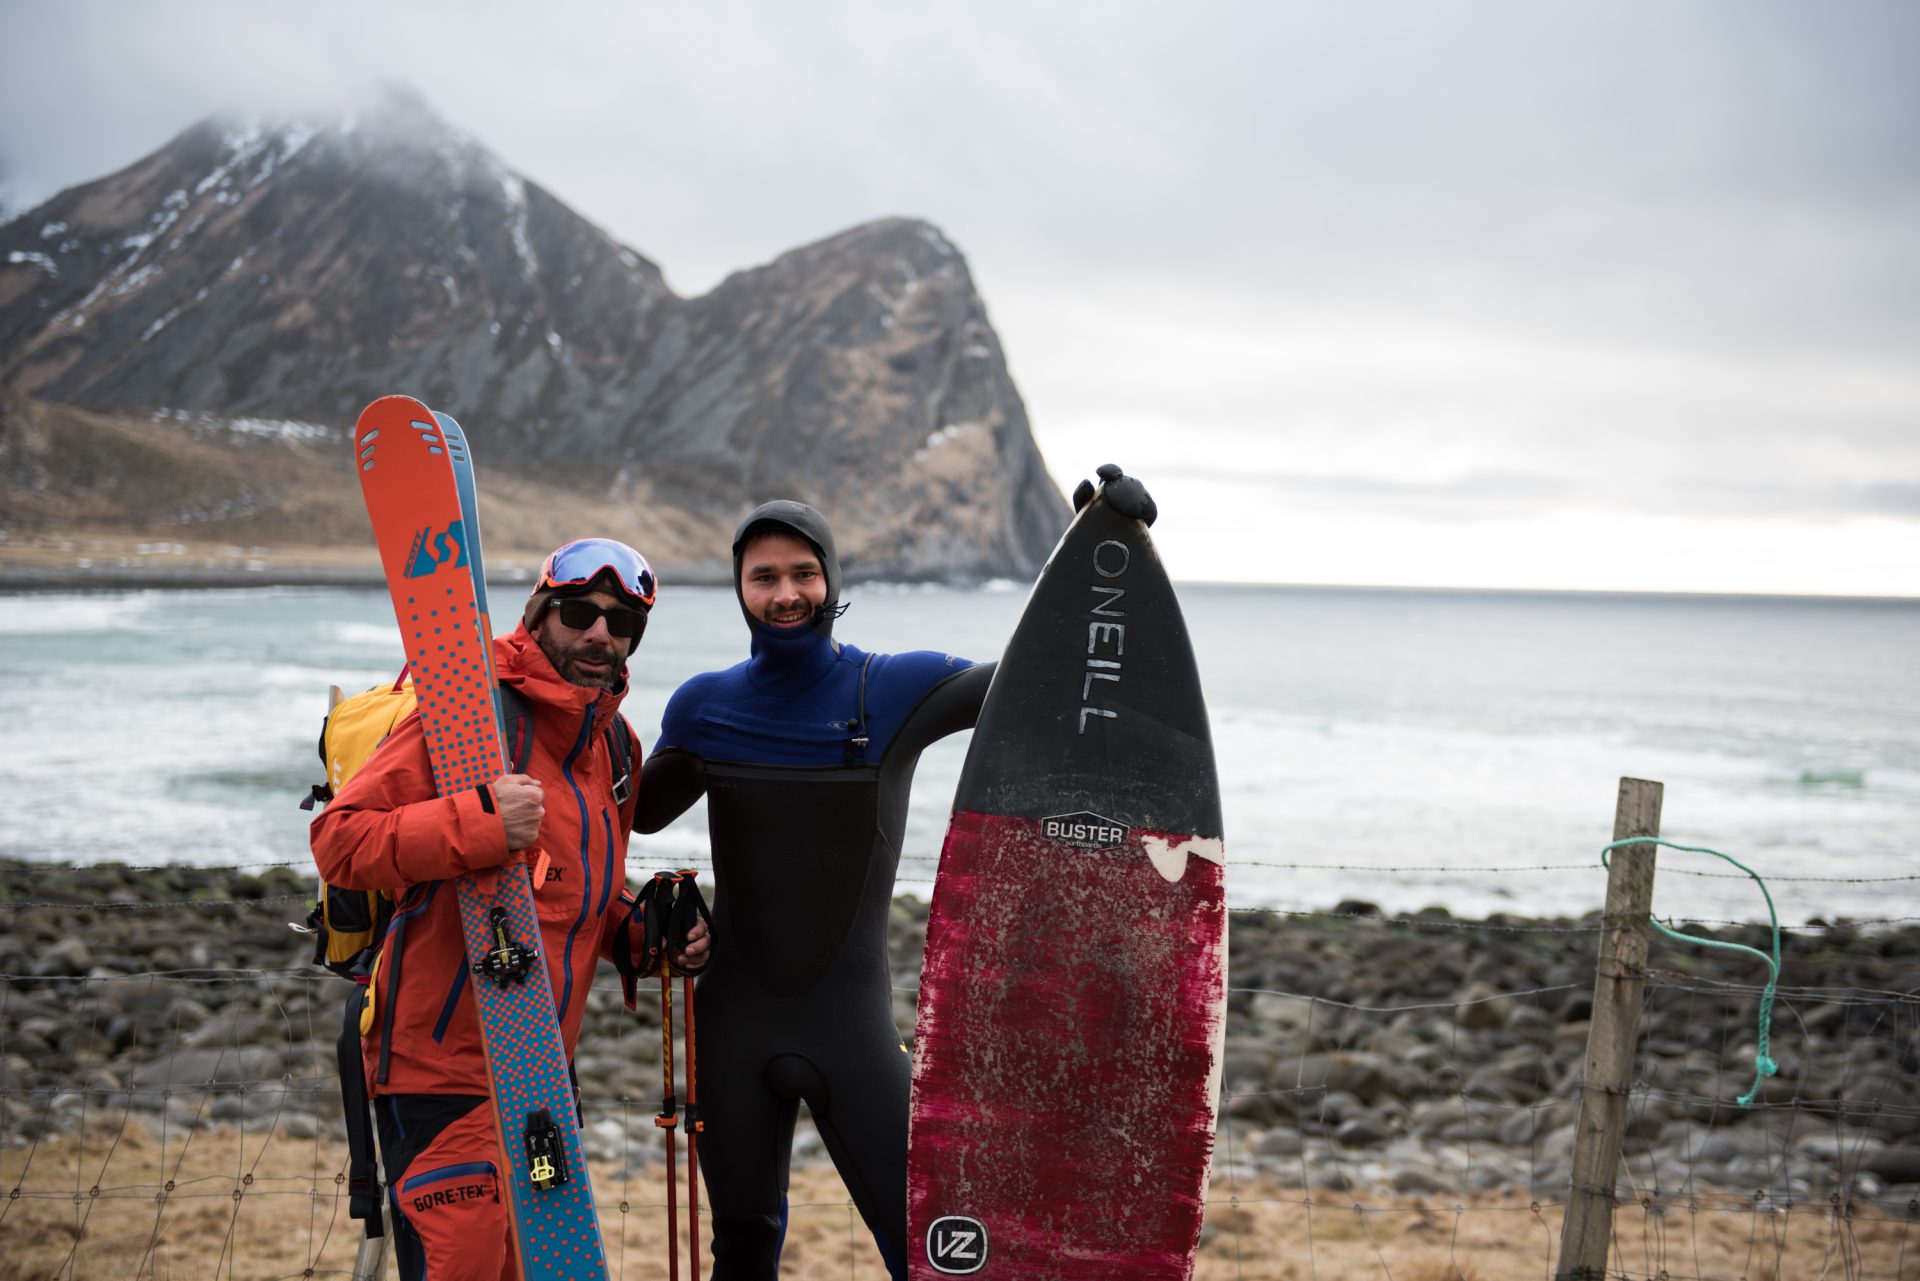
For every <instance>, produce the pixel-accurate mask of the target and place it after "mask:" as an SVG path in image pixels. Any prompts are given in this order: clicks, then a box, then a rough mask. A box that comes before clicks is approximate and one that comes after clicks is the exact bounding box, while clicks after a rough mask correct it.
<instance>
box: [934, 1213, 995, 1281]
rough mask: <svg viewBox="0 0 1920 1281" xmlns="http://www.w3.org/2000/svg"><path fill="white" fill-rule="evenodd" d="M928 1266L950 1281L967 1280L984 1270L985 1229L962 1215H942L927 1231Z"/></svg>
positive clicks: (975, 1221)
mask: <svg viewBox="0 0 1920 1281" xmlns="http://www.w3.org/2000/svg"><path fill="white" fill-rule="evenodd" d="M927 1262H928V1263H931V1264H932V1265H933V1270H934V1271H935V1272H943V1273H945V1274H946V1275H947V1276H950V1277H964V1276H970V1275H972V1274H973V1273H975V1272H978V1271H979V1270H980V1269H981V1268H984V1267H986V1266H987V1225H986V1224H984V1223H982V1222H980V1220H978V1219H970V1218H968V1217H967V1216H966V1215H964V1214H945V1215H942V1216H940V1217H939V1218H937V1219H935V1220H934V1221H933V1226H932V1227H929V1228H928V1229H927Z"/></svg>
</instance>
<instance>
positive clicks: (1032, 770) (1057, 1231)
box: [907, 467, 1227, 1281]
mask: <svg viewBox="0 0 1920 1281" xmlns="http://www.w3.org/2000/svg"><path fill="white" fill-rule="evenodd" d="M1102 476H1103V478H1105V479H1106V480H1107V482H1108V483H1107V484H1106V485H1104V486H1103V487H1102V488H1101V489H1100V491H1099V492H1098V493H1097V494H1096V495H1095V496H1094V497H1093V498H1092V499H1091V500H1090V501H1088V502H1087V503H1086V504H1085V506H1083V507H1082V508H1081V510H1080V512H1079V514H1078V516H1077V517H1076V518H1075V519H1074V521H1073V524H1072V525H1071V526H1070V527H1069V528H1068V530H1067V532H1066V534H1065V535H1064V536H1063V537H1062V539H1061V541H1060V544H1059V546H1058V547H1056V548H1055V549H1054V552H1053V555H1052V556H1051V557H1050V558H1049V559H1048V561H1047V564H1046V566H1045V568H1043V569H1042V571H1041V573H1040V576H1039V578H1038V580H1037V581H1036V582H1035V584H1034V587H1033V591H1032V593H1031V595H1030V596H1029V598H1028V600H1027V604H1026V608H1025V610H1024V612H1023V613H1022V615H1021V618H1020V621H1019V623H1018V624H1017V626H1016V627H1015V629H1014V632H1013V635H1012V637H1011V639H1010V640H1009V641H1008V643H1007V648H1006V652H1005V655H1004V656H1003V657H1002V659H1001V661H1000V665H999V668H998V669H997V670H996V672H995V674H994V678H993V682H992V684H991V686H990V687H989V689H988V691H987V696H986V702H985V704H984V705H983V707H982V708H981V712H980V719H979V722H978V724H977V725H976V727H975V729H974V734H973V741H972V744H971V746H970V747H969V749H968V752H967V758H966V763H965V765H964V766H963V767H962V769H961V776H960V783H959V786H958V788H957V790H956V793H955V797H954V807H953V816H952V820H951V823H950V825H949V827H948V830H947V836H946V841H945V844H944V845H943V847H942V849H941V854H940V867H939V871H938V873H937V875H936V879H935V883H934V890H933V901H932V905H931V911H930V915H929V918H928V923H927V944H926V958H925V962H924V965H923V967H922V970H921V975H920V998H919V1012H918V1015H917V1018H916V1025H915V1033H914V1044H913V1103H912V1128H911V1137H910V1142H909V1149H908V1179H907V1202H908V1211H907V1213H908V1247H909V1268H910V1275H911V1276H912V1277H914V1278H915V1279H916V1281H936V1279H937V1278H944V1277H952V1276H971V1277H978V1278H1020V1281H1095V1279H1096V1278H1097V1279H1098V1281H1131V1279H1136V1278H1137V1279H1145V1278H1156V1279H1160V1278H1185V1277H1189V1276H1191V1275H1192V1271H1193V1265H1194V1259H1195V1255H1196V1253H1197V1251H1198V1248H1199V1239H1200V1221H1201V1215H1202V1212H1203V1210H1204V1206H1205V1198H1206V1186H1207V1174H1208V1168H1209V1165H1210V1163H1211V1158H1212V1152H1213V1134H1214V1113H1215V1103H1216V1097H1217V1095H1218V1093H1219V1070H1220V1069H1219V1065H1220V1053H1221V1045H1222V1036H1223V1031H1224V1027H1225V1013H1226V919H1227V915H1226V889H1225V875H1224V873H1225V867H1224V847H1223V843H1222V831H1221V821H1220V788H1219V780H1218V774H1217V772H1216V770H1215V767H1214V754H1213V742H1212V735H1211V732H1210V729H1209V726H1208V721H1207V711H1206V705H1205V703H1204V701H1203V699H1202V696H1201V689H1200V678H1199V673H1198V670H1197V669H1196V667H1195V664H1194V658H1193V647H1192V644H1191V642H1190V640H1189V638H1188V634H1187V629H1186V624H1185V621H1184V620H1183V618H1182V616H1181V613H1180V607H1179V602H1178V601H1177V600H1176V599H1175V596H1174V592H1173V588H1172V585H1171V583H1170V582H1169V581H1168V578H1167V574H1166V571H1165V569H1164V567H1163V566H1162V565H1161V562H1160V558H1159V556H1158V554H1157V553H1156V552H1155V550H1154V547H1153V543H1152V541H1151V539H1150V538H1149V537H1148V534H1147V527H1146V524H1145V523H1144V522H1143V521H1141V520H1139V519H1136V518H1133V517H1130V516H1128V515H1124V514H1122V509H1127V508H1131V509H1133V510H1138V508H1137V505H1136V504H1129V503H1125V502H1123V503H1121V504H1120V507H1119V508H1117V507H1116V505H1115V502H1114V499H1115V497H1116V492H1115V491H1116V489H1117V486H1118V485H1120V484H1127V485H1131V486H1132V487H1133V491H1134V493H1136V494H1137V495H1139V496H1141V497H1144V491H1143V490H1140V488H1139V486H1138V484H1137V482H1131V481H1125V480H1124V479H1123V478H1121V477H1120V476H1119V472H1118V469H1117V468H1111V467H1109V468H1103V469H1102ZM1149 501H1150V500H1149Z"/></svg>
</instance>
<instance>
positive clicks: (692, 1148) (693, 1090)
mask: <svg viewBox="0 0 1920 1281" xmlns="http://www.w3.org/2000/svg"><path fill="white" fill-rule="evenodd" d="M697 875H699V873H698V872H697V871H695V870H694V869H693V868H685V869H683V870H682V871H681V873H680V879H681V880H682V881H683V882H685V885H684V892H686V893H691V894H692V895H694V901H695V902H698V896H699V893H700V891H699V889H698V888H696V887H695V885H694V883H693V878H694V877H695V876H697ZM676 906H678V905H677V904H676ZM676 915H678V913H677V912H676ZM688 928H689V929H691V928H692V927H691V926H690V925H689V927H688ZM681 942H682V944H683V945H684V943H685V940H684V939H682V940H681ZM680 981H681V983H682V985H683V987H682V995H683V997H684V999H685V1002H686V1007H687V1020H686V1030H685V1031H684V1032H683V1033H682V1036H684V1037H685V1038H686V1043H687V1258H688V1262H689V1265H690V1267H691V1268H692V1274H693V1277H694V1281H699V1277H700V1147H699V1144H700V1131H702V1130H703V1129H705V1128H706V1122H705V1121H702V1120H701V1119H700V1105H699V1088H698V1086H697V1085H696V1084H695V1076H694V1072H695V1069H694V1058H693V1053H694V1051H693V1046H694V1041H693V976H692V975H691V974H683V975H682V976H681V979H680Z"/></svg>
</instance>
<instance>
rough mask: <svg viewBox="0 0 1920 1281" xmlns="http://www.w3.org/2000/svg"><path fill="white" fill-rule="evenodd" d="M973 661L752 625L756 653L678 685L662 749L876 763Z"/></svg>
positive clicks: (757, 758)
mask: <svg viewBox="0 0 1920 1281" xmlns="http://www.w3.org/2000/svg"><path fill="white" fill-rule="evenodd" d="M972 665H973V664H971V663H970V662H968V661H967V660H966V659H964V658H955V657H954V656H952V655H950V654H939V653H935V652H933V651H931V650H916V651H914V652H911V653H906V654H868V653H866V652H865V651H863V650H860V649H857V648H855V647H854V646H852V645H837V646H836V645H835V644H834V643H833V642H832V641H829V640H827V639H826V638H824V637H821V636H817V635H815V634H813V633H812V632H811V631H807V632H805V633H804V634H802V635H800V636H792V637H790V636H778V635H775V634H773V633H772V632H771V631H769V630H756V634H755V638H754V653H753V657H751V658H749V659H748V660H747V661H746V662H743V663H738V664H735V665H734V666H732V667H729V668H727V669H726V670H725V671H720V672H708V673H706V674H705V675H702V676H696V677H694V678H693V679H692V680H689V681H688V682H687V683H686V684H684V685H682V686H681V687H680V688H679V689H678V690H677V691H675V693H674V696H673V698H672V700H671V701H670V702H669V703H668V704H667V711H666V715H665V716H664V717H663V718H662V723H661V730H660V743H659V750H662V751H665V750H669V749H679V750H682V751H688V752H692V753H694V754H695V755H696V756H699V757H701V758H702V759H704V760H707V761H736V762H739V763H741V764H750V765H792V766H798V767H801V768H807V767H819V766H842V765H848V764H877V763H878V762H879V761H880V760H881V759H882V758H883V757H884V756H885V755H886V752H887V748H888V746H889V745H890V744H891V743H892V741H893V738H894V736H895V735H896V734H898V733H899V732H900V727H901V726H902V725H903V724H904V723H905V722H906V719H907V716H908V715H909V714H910V713H911V712H912V711H913V709H914V708H915V707H916V706H918V705H919V703H920V700H921V699H922V698H924V697H925V696H926V694H927V691H928V690H930V689H932V688H933V687H934V686H935V685H937V684H939V683H940V682H941V681H942V680H945V679H946V678H947V677H949V676H951V675H953V674H954V673H955V672H958V671H963V670H965V669H966V668H968V667H971V666H972ZM863 708H864V712H865V716H864V723H862V710H863ZM861 736H864V737H865V738H866V740H867V741H866V743H865V744H864V745H860V744H858V743H856V742H855V740H856V739H857V738H859V737H861ZM849 745H852V751H851V754H850V753H849Z"/></svg>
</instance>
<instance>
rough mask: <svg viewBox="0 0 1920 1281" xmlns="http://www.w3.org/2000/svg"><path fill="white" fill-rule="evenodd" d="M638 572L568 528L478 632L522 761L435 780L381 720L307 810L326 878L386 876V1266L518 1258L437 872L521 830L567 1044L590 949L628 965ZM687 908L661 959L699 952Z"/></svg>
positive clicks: (496, 851)
mask: <svg viewBox="0 0 1920 1281" xmlns="http://www.w3.org/2000/svg"><path fill="white" fill-rule="evenodd" d="M654 595H655V580H654V575H653V570H652V568H651V567H650V566H649V565H648V564H647V562H646V559H645V558H644V557H643V556H641V555H640V553H639V552H637V551H635V550H634V549H633V548H631V547H628V546H627V545H626V544H624V543H620V542H615V541H614V540H612V539H605V538H589V539H581V540H578V541H575V542H571V543H568V544H567V545H565V546H564V547H561V548H560V549H559V550H557V551H555V552H554V553H553V555H551V556H549V557H547V560H546V563H545V564H544V565H542V567H541V571H540V579H539V581H538V583H537V584H536V585H535V588H534V591H533V594H532V595H531V596H530V597H529V598H528V600H527V605H526V609H525V612H524V615H523V619H522V623H521V625H520V626H519V627H518V628H516V629H515V630H514V632H513V634H512V635H510V636H505V637H501V638H499V639H497V640H495V641H494V666H495V670H496V673H497V674H498V676H499V679H500V683H501V685H503V686H509V687H512V688H514V689H516V690H518V691H519V692H520V694H521V695H523V696H524V697H525V698H526V700H527V702H528V704H529V705H530V706H531V708H532V715H531V717H530V718H529V720H530V722H531V726H532V733H533V742H532V751H531V755H530V756H529V757H528V758H527V764H526V772H525V773H506V774H503V775H502V776H501V777H500V778H498V779H496V780H494V782H493V783H491V784H489V785H487V786H484V787H477V788H472V789H470V790H467V791H464V792H460V793H458V794H456V795H453V796H436V795H435V790H434V783H433V768H432V764H431V762H430V760H429V758H428V754H427V745H426V740H425V736H424V733H423V731H422V728H421V723H420V718H419V716H418V715H417V714H416V715H411V716H408V717H407V718H406V719H405V720H403V721H401V722H400V724H399V725H397V726H396V727H395V728H394V731H393V733H392V734H391V735H390V736H389V737H388V738H387V740H386V742H384V743H382V744H381V746H380V748H379V750H378V751H377V752H375V753H374V755H373V757H372V759H371V760H369V761H368V762H367V764H366V766H365V767H364V768H362V769H361V770H360V772H359V773H357V774H355V775H354V776H353V778H352V779H350V780H348V782H347V784H346V786H345V787H343V788H342V789H341V790H340V793H339V794H338V795H337V796H335V797H334V799H333V801H332V803H330V804H329V805H328V806H327V808H326V810H325V811H323V812H322V813H321V815H320V816H319V817H318V818H317V819H315V820H314V824H313V831H312V844H313V856H314V861H315V863H317V864H318V865H319V868H320V873H321V876H322V877H323V878H324V879H325V880H326V882H327V884H329V885H338V886H342V887H344V888H347V889H362V890H372V889H380V890H386V891H388V892H389V893H390V894H391V895H392V896H393V898H394V900H395V910H394V915H393V923H392V925H391V926H390V927H389V928H388V930H387V933H386V936H385V938H384V939H383V940H382V941H381V945H380V952H379V958H378V960H377V961H376V963H375V965H374V968H373V973H372V979H371V982H370V983H369V985H368V989H367V1000H368V1002H369V1003H370V1004H371V1006H372V1010H371V1016H370V1017H368V1016H367V1015H363V1017H362V1027H363V1028H364V1029H365V1035H364V1038H363V1040H364V1049H365V1054H364V1059H365V1063H366V1072H367V1092H368V1095H369V1096H370V1097H371V1098H372V1099H373V1106H374V1114H375V1119H376V1122H377V1124H378V1127H379V1133H380V1152H381V1157H382V1160H383V1163H384V1164H385V1167H386V1175H387V1186H388V1189H389V1195H390V1196H391V1197H392V1201H393V1206H394V1209H395V1216H394V1217H395V1220H396V1222H397V1225H398V1226H397V1231H396V1234H395V1243H394V1244H395V1249H394V1253H395V1258H396V1260H397V1261H398V1262H399V1264H400V1270H401V1274H402V1276H403V1278H406V1277H416V1276H432V1277H433V1278H435V1281H448V1279H451V1278H461V1279H465V1278H473V1279H474V1281H495V1278H502V1277H512V1276H515V1275H516V1273H517V1268H516V1265H515V1262H514V1259H513V1249H512V1243H511V1236H510V1234H509V1226H508V1216H507V1212H506V1207H505V1204H504V1202H503V1201H502V1199H501V1196H500V1193H499V1189H498V1187H497V1179H498V1177H499V1176H498V1174H497V1172H496V1170H495V1163H496V1162H497V1160H498V1155H499V1151H500V1147H499V1141H498V1139H497V1137H496V1136H495V1133H494V1122H493V1110H492V1108H490V1107H488V1106H486V1104H487V1099H488V1097H489V1092H490V1091H489V1084H488V1080H487V1069H486V1060H485V1058H484V1055H483V1052H482V1049H481V1042H480V1026H479V1022H478V1020H477V1018H476V1017H475V1014H474V1006H473V995H472V991H471V984H472V978H471V975H470V974H469V971H468V963H467V951H466V942H465V939H464V937H463V936H462V934H461V929H460V914H459V910H458V907H457V905H456V903H455V897H456V896H455V894H454V891H453V887H452V886H451V885H448V884H446V882H447V881H449V880H451V879H453V878H455V877H458V876H461V875H464V874H466V873H468V872H477V871H480V870H483V869H485V868H490V867H497V866H499V865H500V864H502V863H504V862H506V861H507V859H508V856H509V854H510V853H511V852H513V851H517V850H524V849H528V848H530V847H533V846H535V845H538V846H539V848H540V849H541V850H543V851H544V852H545V853H546V854H547V856H548V858H549V860H550V864H549V870H548V872H547V875H546V880H545V881H544V882H543V883H542V884H541V885H540V886H538V887H537V888H536V890H535V896H534V897H535V901H536V903H537V905H538V908H539V913H540V932H541V939H540V942H541V952H542V954H543V956H544V958H545V960H546V965H547V974H548V978H549V979H550V980H551V981H552V983H553V999H554V1006H555V1008H556V1010H557V1011H558V1013H559V1017H560V1030H561V1034H562V1036H563V1037H564V1038H565V1041H566V1045H567V1053H568V1055H569V1056H571V1055H572V1054H573V1050H574V1046H575V1045H576V1044H577V1043H578V1041H579V1038H580V1025H581V1021H582V1018H583V1017H584V1014H585V1011H586V997H587V991H588V989H589V988H590V987H591V986H592V983H593V974H594V970H595V968H596V966H597V964H598V962H599V959H600V957H602V956H605V957H607V958H608V959H611V960H615V961H616V962H617V963H618V964H620V965H622V966H623V968H631V967H632V965H633V964H634V959H633V958H634V957H635V955H636V952H637V950H638V949H639V948H640V947H641V945H642V942H643V934H644V930H643V923H642V921H641V918H640V916H639V915H638V914H637V913H635V912H634V911H633V896H632V895H631V894H630V893H629V892H628V891H627V890H626V853H627V833H628V830H629V828H630V827H631V825H632V821H633V795H634V792H635V790H636V789H635V787H634V784H635V783H637V782H638V780H637V779H632V780H628V779H622V778H619V777H616V776H617V775H618V774H619V773H620V769H619V762H620V759H621V758H622V756H623V755H624V757H625V758H626V759H628V760H631V761H633V762H634V764H633V765H632V767H631V768H632V769H633V770H634V771H635V772H637V771H638V768H639V766H638V761H639V752H638V750H637V748H636V750H634V751H632V752H629V753H624V754H623V753H620V752H617V751H615V750H614V745H613V743H612V741H611V740H610V733H609V731H611V733H615V734H629V735H630V734H631V731H630V730H629V729H628V728H627V727H626V726H625V725H624V724H622V723H620V702H621V700H622V699H623V698H624V697H625V695H626V691H627V670H626V663H627V658H628V656H629V655H630V654H631V653H632V651H633V648H634V646H636V645H637V644H638V643H639V641H640V636H641V633H642V632H643V631H644V630H645V628H646V623H647V614H648V611H649V610H650V609H651V608H652V606H653V601H654ZM707 951H708V939H707V931H706V926H705V925H704V924H700V925H696V926H695V927H694V928H693V931H692V932H691V935H690V936H689V938H688V940H687V943H686V946H685V948H684V950H683V951H681V952H680V953H678V954H676V955H675V956H674V958H673V964H674V967H675V968H676V969H679V970H687V971H698V970H699V969H700V968H701V967H702V966H704V965H705V963H706V957H707Z"/></svg>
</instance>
